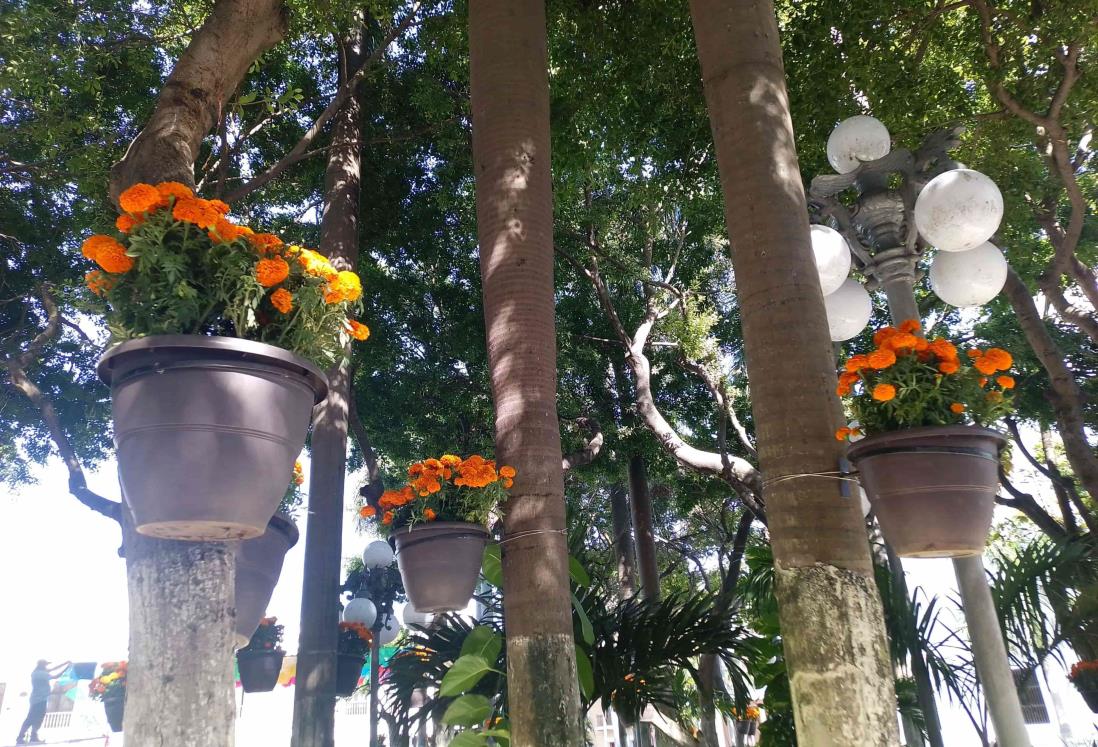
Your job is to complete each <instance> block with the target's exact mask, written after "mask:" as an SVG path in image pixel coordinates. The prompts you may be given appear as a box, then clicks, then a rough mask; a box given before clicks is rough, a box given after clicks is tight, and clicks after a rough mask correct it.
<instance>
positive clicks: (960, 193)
mask: <svg viewBox="0 0 1098 747" xmlns="http://www.w3.org/2000/svg"><path fill="white" fill-rule="evenodd" d="M1002 220H1003V194H1002V192H1000V191H999V188H998V187H997V186H996V185H995V182H993V181H991V179H990V178H989V177H987V176H985V175H983V174H981V173H980V172H979V171H973V170H972V169H954V170H952V171H946V172H945V173H943V174H938V176H936V177H934V178H933V179H931V180H930V182H929V183H928V184H927V185H926V186H925V187H923V191H922V192H920V193H919V197H918V198H917V199H916V200H915V227H916V228H917V229H919V233H920V234H921V235H922V237H923V238H924V239H926V240H927V242H929V243H930V244H931V245H932V246H935V247H937V248H938V249H941V250H942V251H946V252H964V251H968V250H969V249H974V248H976V247H977V246H979V245H980V244H983V243H984V242H985V241H987V240H988V239H990V238H991V237H992V235H993V234H994V233H995V232H996V231H997V230H999V223H1000V222H1001V221H1002Z"/></svg>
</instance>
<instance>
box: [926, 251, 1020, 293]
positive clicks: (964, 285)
mask: <svg viewBox="0 0 1098 747" xmlns="http://www.w3.org/2000/svg"><path fill="white" fill-rule="evenodd" d="M1006 278H1007V261H1006V258H1005V257H1004V256H1003V253H1002V252H1001V251H999V248H998V247H996V246H995V245H994V244H992V243H990V242H987V241H985V242H984V243H982V244H980V245H979V246H977V247H976V248H975V249H970V250H968V251H967V252H938V253H937V254H936V255H934V259H933V260H932V261H931V263H930V287H931V289H933V291H934V294H935V295H936V296H938V298H940V299H942V300H943V301H945V302H946V303H947V304H949V305H950V306H959V307H964V306H981V305H983V304H985V303H987V302H988V301H990V300H991V299H993V298H995V296H997V295H998V294H999V291H1001V290H1002V289H1003V285H1004V284H1005V283H1006Z"/></svg>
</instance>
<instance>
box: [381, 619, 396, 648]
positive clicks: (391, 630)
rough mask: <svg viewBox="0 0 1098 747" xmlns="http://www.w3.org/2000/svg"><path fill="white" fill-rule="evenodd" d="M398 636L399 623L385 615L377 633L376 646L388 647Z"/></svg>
mask: <svg viewBox="0 0 1098 747" xmlns="http://www.w3.org/2000/svg"><path fill="white" fill-rule="evenodd" d="M398 635H400V623H398V622H397V620H396V617H394V616H393V615H387V616H386V617H385V619H384V620H383V621H382V623H381V627H380V629H379V630H378V631H377V645H379V646H388V645H389V644H390V643H392V642H393V641H395V640H396V639H397V636H398Z"/></svg>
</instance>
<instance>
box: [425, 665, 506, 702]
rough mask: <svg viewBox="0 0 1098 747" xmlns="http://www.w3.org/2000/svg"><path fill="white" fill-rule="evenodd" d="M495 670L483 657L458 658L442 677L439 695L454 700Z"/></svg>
mask: <svg viewBox="0 0 1098 747" xmlns="http://www.w3.org/2000/svg"><path fill="white" fill-rule="evenodd" d="M494 671H495V670H494V669H492V667H491V666H489V664H488V662H486V661H485V660H484V658H483V657H480V656H476V655H474V654H469V655H466V656H462V657H460V658H458V660H457V661H455V662H454V665H453V666H452V667H450V669H449V671H448V672H446V674H445V675H443V677H442V684H441V685H440V686H439V690H438V692H439V695H442V696H444V697H447V698H452V697H454V696H456V695H461V694H462V693H463V692H465V691H466V690H468V689H469V688H471V687H473V686H474V685H476V684H477V683H478V682H480V678H481V677H483V676H484V675H486V674H488V673H489V672H494Z"/></svg>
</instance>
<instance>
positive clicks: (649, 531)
mask: <svg viewBox="0 0 1098 747" xmlns="http://www.w3.org/2000/svg"><path fill="white" fill-rule="evenodd" d="M629 506H630V508H631V509H632V511H633V531H634V532H635V533H636V537H637V561H638V563H637V564H638V566H639V568H640V593H641V596H643V597H644V598H645V599H659V598H660V567H659V564H658V563H657V562H656V531H655V528H654V526H653V524H654V519H653V518H652V491H651V490H649V486H648V467H647V465H646V464H645V463H644V457H643V456H641V455H640V454H634V455H633V456H631V457H630V458H629Z"/></svg>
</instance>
